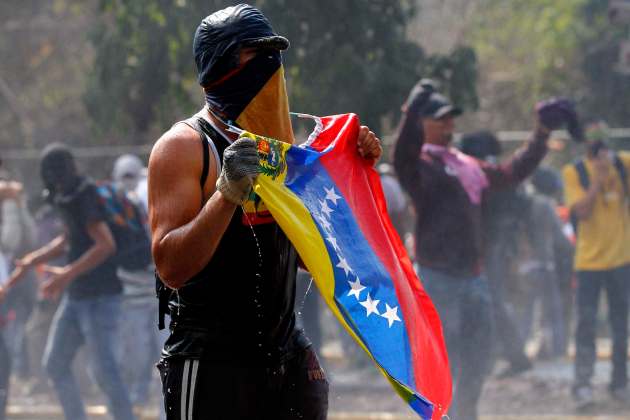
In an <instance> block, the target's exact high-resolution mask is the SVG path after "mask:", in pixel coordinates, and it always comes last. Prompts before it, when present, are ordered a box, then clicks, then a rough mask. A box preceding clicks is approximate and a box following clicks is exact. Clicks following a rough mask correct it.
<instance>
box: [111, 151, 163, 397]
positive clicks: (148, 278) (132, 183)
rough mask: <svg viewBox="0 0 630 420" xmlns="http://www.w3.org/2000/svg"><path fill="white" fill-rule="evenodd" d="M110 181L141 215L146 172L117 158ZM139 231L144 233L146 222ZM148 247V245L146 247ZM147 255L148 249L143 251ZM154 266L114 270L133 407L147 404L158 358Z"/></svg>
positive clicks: (133, 159)
mask: <svg viewBox="0 0 630 420" xmlns="http://www.w3.org/2000/svg"><path fill="white" fill-rule="evenodd" d="M112 181H113V182H114V184H115V185H116V187H117V188H119V189H120V191H123V192H125V193H126V194H127V196H128V197H129V199H130V200H131V201H132V202H133V203H134V204H135V205H136V206H137V209H138V211H141V212H142V213H143V217H142V218H143V219H145V217H146V214H147V212H148V207H147V205H146V203H147V201H146V168H145V167H144V163H143V162H142V160H141V159H140V158H139V157H138V156H135V155H131V154H126V155H122V156H120V157H118V158H117V159H116V161H115V162H114V167H113V169H112ZM142 225H143V228H144V229H146V230H147V231H148V226H147V225H146V220H143V223H142ZM147 247H148V243H147ZM147 251H149V249H147ZM154 273H155V266H154V265H153V264H152V262H149V264H147V265H146V266H145V267H140V268H135V269H128V268H125V267H118V270H117V275H118V278H120V280H121V281H122V284H123V304H122V314H121V326H120V347H119V356H118V357H119V361H120V364H124V365H127V366H128V368H127V369H125V372H124V374H123V377H124V379H125V381H126V382H127V384H128V386H129V392H130V395H131V401H132V403H133V404H134V405H136V406H144V405H146V404H147V403H148V402H149V393H150V390H151V385H152V379H153V372H154V369H155V363H156V362H157V361H158V359H159V356H160V349H161V346H162V345H163V344H164V341H165V339H166V337H165V336H164V335H165V334H160V332H159V331H158V328H157V323H156V322H155V321H156V319H157V317H156V314H157V312H158V302H157V300H156V299H155V283H154V282H155V280H154V276H155V274H154Z"/></svg>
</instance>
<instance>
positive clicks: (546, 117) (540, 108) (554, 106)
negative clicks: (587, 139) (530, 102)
mask: <svg viewBox="0 0 630 420" xmlns="http://www.w3.org/2000/svg"><path fill="white" fill-rule="evenodd" d="M536 114H537V116H538V128H539V129H542V130H543V131H551V130H557V129H559V128H562V127H564V126H566V128H567V131H568V132H569V134H571V138H573V140H575V141H582V140H584V133H583V131H582V125H581V124H580V120H579V118H578V115H577V111H576V110H575V104H574V103H573V101H571V100H569V99H566V98H551V99H547V100H545V101H540V102H538V103H537V104H536Z"/></svg>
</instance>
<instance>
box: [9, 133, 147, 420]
mask: <svg viewBox="0 0 630 420" xmlns="http://www.w3.org/2000/svg"><path fill="white" fill-rule="evenodd" d="M40 173H41V177H42V181H43V183H44V185H45V187H46V195H47V200H48V201H49V202H50V203H51V204H52V205H53V206H54V207H55V208H56V209H57V211H58V212H59V214H60V216H61V218H62V219H63V221H64V224H65V228H66V230H65V232H64V233H62V234H61V235H59V236H57V237H56V238H55V239H53V240H52V241H51V242H49V243H48V244H47V245H44V246H43V247H41V248H39V249H37V250H35V251H33V252H31V253H28V254H26V255H25V256H23V257H22V258H21V259H20V260H18V261H17V262H16V265H17V268H16V269H15V270H14V272H13V273H12V274H11V277H10V279H9V282H8V285H9V286H12V285H14V284H15V283H16V282H17V281H19V279H20V278H22V276H23V275H24V274H25V273H26V272H27V271H28V270H29V269H31V268H33V267H35V266H37V265H39V264H43V263H45V262H47V261H49V260H51V259H53V258H55V257H58V256H60V255H62V254H63V253H64V252H65V251H66V248H67V249H68V254H67V264H66V265H65V266H63V267H53V266H47V265H44V266H43V267H42V268H43V270H44V271H45V272H48V273H50V274H51V276H50V278H48V279H47V280H46V281H45V282H44V283H43V284H42V286H41V288H40V293H41V294H42V295H43V296H44V297H47V298H49V299H57V298H60V297H61V301H60V303H59V307H58V308H57V311H56V313H55V317H54V319H53V323H52V326H51V330H50V332H49V336H48V342H47V344H46V351H45V354H44V361H43V363H44V366H45V369H46V371H47V373H48V375H49V376H50V378H51V379H52V381H53V384H54V388H55V391H56V392H57V396H58V398H59V401H60V403H61V406H62V408H63V412H64V415H65V418H66V419H67V420H87V415H86V412H85V407H84V405H83V402H82V399H81V390H80V389H79V386H78V384H77V381H76V379H75V376H74V374H73V372H72V361H73V359H74V357H75V355H76V353H77V350H78V349H79V347H81V346H82V345H83V344H85V345H87V348H88V354H89V356H90V357H91V358H92V362H93V363H92V367H93V368H94V374H95V378H96V380H97V383H98V385H99V386H100V387H101V389H102V390H103V392H104V393H105V394H106V395H107V405H108V411H109V412H110V413H111V415H112V417H113V418H114V419H115V420H133V419H135V416H134V414H133V412H132V407H131V401H130V399H129V396H128V392H127V388H126V386H125V384H124V382H123V380H122V377H121V374H120V370H119V367H118V363H117V361H116V357H115V347H116V345H117V343H118V341H117V334H118V317H119V314H120V304H121V302H120V301H121V297H120V294H121V291H122V286H121V283H120V280H119V279H118V277H117V276H116V262H115V259H114V258H113V257H114V255H115V254H116V245H117V244H116V242H115V240H114V235H113V233H112V228H111V227H110V226H111V224H108V221H109V220H110V219H109V217H108V214H107V210H106V208H105V207H104V206H103V203H102V199H101V197H100V196H99V192H98V190H97V186H96V185H95V184H94V183H93V182H91V181H90V180H89V179H88V178H87V177H85V176H83V175H81V174H80V173H78V171H77V168H76V164H75V160H74V156H73V154H72V152H71V151H70V149H69V148H68V147H66V146H64V145H62V144H51V145H49V146H47V147H46V148H45V149H44V150H43V152H42V156H41V161H40Z"/></svg>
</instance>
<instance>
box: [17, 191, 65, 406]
mask: <svg viewBox="0 0 630 420" xmlns="http://www.w3.org/2000/svg"><path fill="white" fill-rule="evenodd" d="M34 218H35V225H36V229H37V243H36V245H35V247H34V248H33V249H35V248H39V247H41V246H43V245H45V244H47V243H49V242H50V241H52V240H53V239H54V238H56V237H57V236H59V235H60V234H62V233H63V230H64V226H63V221H62V220H61V218H60V216H59V214H58V213H57V211H56V210H55V208H54V207H53V206H52V205H51V204H49V203H46V202H42V203H41V205H40V206H39V208H38V209H37V210H36V211H35V215H34ZM63 263H64V258H63V256H61V257H58V258H56V259H53V260H50V261H49V264H52V265H62V264H63ZM32 272H33V273H35V274H36V276H37V282H38V283H43V282H45V281H46V279H47V277H49V276H50V275H49V274H47V273H44V272H43V271H41V270H40V269H36V270H33V271H32ZM36 295H37V302H36V304H35V309H34V310H33V314H32V315H31V317H30V319H29V321H28V323H27V325H26V334H25V335H26V337H27V340H28V357H29V360H30V362H29V365H30V367H31V383H30V385H29V387H28V390H27V392H28V394H29V395H35V394H42V393H48V392H50V391H52V389H51V388H50V386H49V385H48V375H46V372H45V371H44V369H43V366H42V358H43V357H44V350H45V348H46V341H47V338H48V331H49V330H50V325H51V324H52V320H53V316H54V314H55V311H56V310H57V305H58V302H57V301H53V300H50V299H45V298H44V297H43V296H41V295H40V294H36Z"/></svg>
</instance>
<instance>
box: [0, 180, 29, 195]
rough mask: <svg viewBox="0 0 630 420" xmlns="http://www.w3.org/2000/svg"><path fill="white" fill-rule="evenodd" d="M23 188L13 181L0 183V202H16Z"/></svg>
mask: <svg viewBox="0 0 630 420" xmlns="http://www.w3.org/2000/svg"><path fill="white" fill-rule="evenodd" d="M23 190H24V187H23V186H22V184H20V183H19V182H15V181H0V200H5V199H11V200H18V199H19V198H20V196H21V195H22V191H23Z"/></svg>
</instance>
